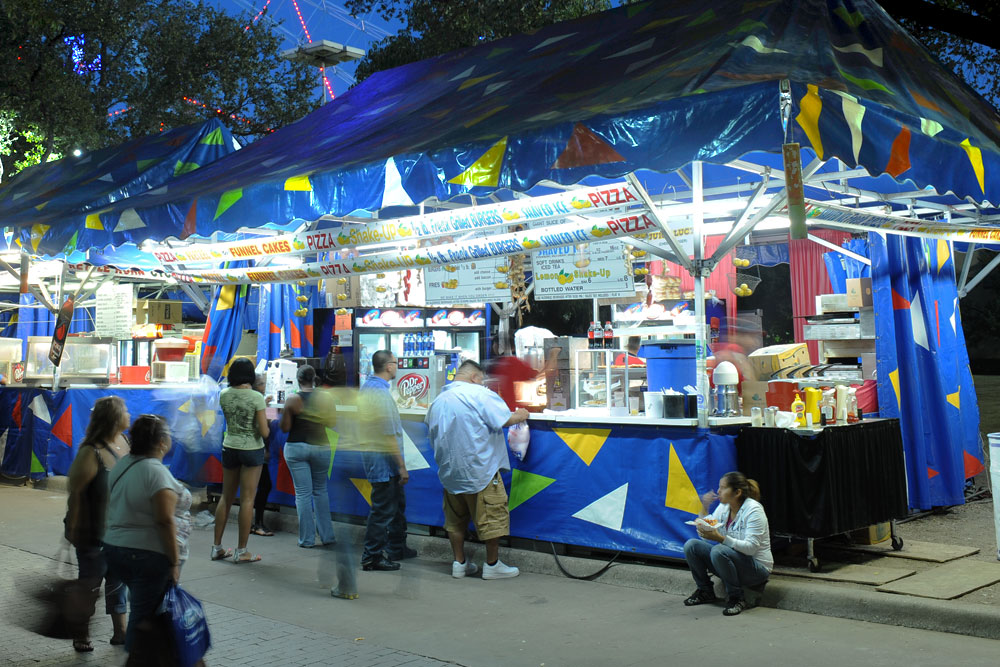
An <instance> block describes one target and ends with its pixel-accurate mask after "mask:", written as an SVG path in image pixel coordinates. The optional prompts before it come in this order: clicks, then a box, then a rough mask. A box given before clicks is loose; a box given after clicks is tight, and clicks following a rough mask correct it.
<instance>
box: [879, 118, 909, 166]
mask: <svg viewBox="0 0 1000 667" xmlns="http://www.w3.org/2000/svg"><path fill="white" fill-rule="evenodd" d="M909 168H910V130H909V128H906V127H904V128H902V129H901V130H900V131H899V134H897V135H896V138H895V140H893V142H892V152H891V153H890V154H889V163H888V164H887V165H885V173H887V174H889V175H890V176H892V177H893V178H895V177H897V176H899V175H900V174H902V173H903V172H904V171H906V170H907V169H909Z"/></svg>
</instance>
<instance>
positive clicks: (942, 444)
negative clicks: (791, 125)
mask: <svg viewBox="0 0 1000 667" xmlns="http://www.w3.org/2000/svg"><path fill="white" fill-rule="evenodd" d="M869 242H870V252H871V259H872V289H873V303H874V307H875V326H876V336H877V339H878V345H877V347H876V353H877V372H878V397H879V412H880V414H881V416H883V417H896V418H899V420H900V424H901V427H902V431H903V442H904V444H905V448H906V473H907V475H906V477H907V484H908V487H909V489H908V491H909V502H910V506H911V507H914V508H918V509H929V508H931V507H935V506H944V505H958V504H961V503H963V502H964V500H965V498H964V481H965V480H966V479H967V478H969V477H971V476H973V475H975V474H977V473H979V472H981V471H982V470H983V453H982V451H981V447H980V442H979V406H978V404H977V403H976V390H975V387H974V386H973V383H972V372H971V370H970V369H969V358H968V353H967V352H966V349H965V333H964V331H963V330H962V318H961V315H960V313H959V309H958V294H957V291H956V288H955V262H954V253H953V251H952V249H951V246H950V244H949V243H947V242H945V241H925V240H924V239H919V238H903V237H900V236H896V235H887V238H885V239H883V238H882V237H881V236H880V235H879V234H870V235H869Z"/></svg>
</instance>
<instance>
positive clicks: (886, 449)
mask: <svg viewBox="0 0 1000 667" xmlns="http://www.w3.org/2000/svg"><path fill="white" fill-rule="evenodd" d="M736 456H737V460H738V462H739V467H740V470H741V471H742V472H743V473H744V474H745V475H746V476H747V477H750V478H752V479H755V480H757V482H758V483H759V484H760V489H761V502H762V503H763V504H764V509H765V511H766V512H767V519H768V522H769V524H770V528H771V531H772V532H774V533H782V534H787V535H794V536H797V537H826V536H829V535H836V534H838V533H843V532H847V531H850V530H854V529H857V528H864V527H866V526H870V525H872V524H876V523H880V522H882V521H888V520H890V519H898V518H903V517H905V516H906V514H907V499H906V470H905V466H904V463H903V439H902V435H901V433H900V429H899V420H897V419H880V420H877V421H870V422H867V421H863V422H860V423H857V424H849V425H846V426H837V427H832V428H825V429H823V430H822V431H820V432H818V433H816V434H815V435H812V434H810V435H805V434H800V433H796V432H793V431H789V430H786V429H779V428H752V427H745V428H743V429H741V430H740V433H739V435H738V436H737V438H736Z"/></svg>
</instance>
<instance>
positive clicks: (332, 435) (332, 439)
mask: <svg viewBox="0 0 1000 667" xmlns="http://www.w3.org/2000/svg"><path fill="white" fill-rule="evenodd" d="M326 440H327V442H329V443H330V467H329V468H327V469H326V478H327V479H330V477H332V476H333V458H334V457H335V456H336V455H337V443H338V442H340V434H339V433H337V432H336V431H334V430H333V429H332V428H328V429H326ZM355 486H357V485H355ZM368 488H369V489H370V488H371V486H370V485H369V487H368ZM359 490H360V489H359ZM362 493H363V492H362ZM370 493H371V492H370V491H369V494H370ZM369 504H371V503H369Z"/></svg>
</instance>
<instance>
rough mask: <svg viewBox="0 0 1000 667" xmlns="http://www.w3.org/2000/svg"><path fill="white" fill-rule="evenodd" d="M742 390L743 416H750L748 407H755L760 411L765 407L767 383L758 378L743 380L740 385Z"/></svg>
mask: <svg viewBox="0 0 1000 667" xmlns="http://www.w3.org/2000/svg"><path fill="white" fill-rule="evenodd" d="M740 389H741V390H742V392H743V416H744V417H749V416H750V408H753V407H757V408H760V409H761V411H763V410H764V408H766V407H767V383H766V382H761V381H760V380H744V381H743V383H742V384H741V385H740Z"/></svg>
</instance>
